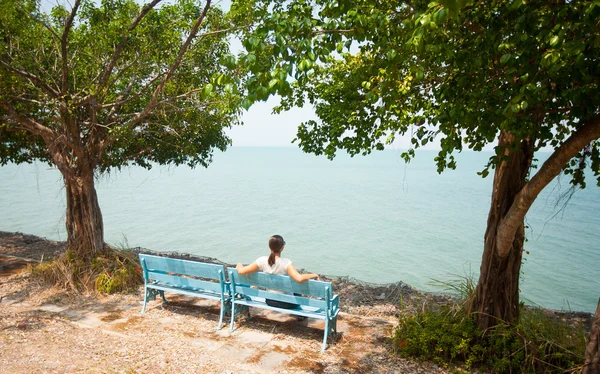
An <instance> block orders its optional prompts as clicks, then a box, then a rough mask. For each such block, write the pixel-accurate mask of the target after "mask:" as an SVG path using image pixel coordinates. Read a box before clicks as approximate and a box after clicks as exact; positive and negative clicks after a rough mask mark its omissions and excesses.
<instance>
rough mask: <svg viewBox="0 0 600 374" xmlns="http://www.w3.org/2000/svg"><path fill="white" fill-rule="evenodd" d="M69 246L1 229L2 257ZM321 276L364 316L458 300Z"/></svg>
mask: <svg viewBox="0 0 600 374" xmlns="http://www.w3.org/2000/svg"><path fill="white" fill-rule="evenodd" d="M65 249H66V243H65V242H59V241H53V240H48V239H45V238H42V237H39V236H35V235H29V234H23V233H20V232H5V231H0V256H14V257H19V258H24V259H29V260H32V261H43V260H48V259H52V258H56V257H58V256H60V254H62V253H64V251H65ZM132 249H133V251H134V252H137V253H149V254H156V255H163V256H169V257H174V258H181V259H187V260H195V261H202V262H210V263H217V264H223V265H225V266H232V265H233V264H227V263H225V262H222V261H220V260H218V259H215V258H211V257H203V256H195V255H192V254H187V253H179V252H157V251H152V250H149V249H146V248H141V247H135V248H132ZM321 279H323V280H326V281H329V282H332V284H333V288H334V290H335V291H336V293H337V294H339V295H340V300H342V305H343V308H344V309H345V312H347V313H351V314H357V315H362V316H398V315H400V314H412V313H414V312H417V311H419V310H423V309H425V308H428V307H436V306H440V305H444V304H448V303H451V302H453V301H454V299H453V297H452V295H447V294H438V293H431V292H424V291H420V290H417V289H415V288H413V287H411V286H409V285H407V284H405V283H404V282H396V283H390V284H373V283H367V282H362V281H359V280H356V279H353V278H352V277H348V276H346V277H332V276H327V275H321ZM545 311H546V313H547V314H549V315H551V316H554V317H556V318H561V319H566V320H570V321H571V322H572V323H581V324H582V326H583V327H584V330H586V331H587V332H589V330H590V329H591V325H592V320H593V315H592V314H591V313H587V312H575V311H556V310H549V309H546V310H545Z"/></svg>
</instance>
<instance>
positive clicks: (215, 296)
mask: <svg viewBox="0 0 600 374" xmlns="http://www.w3.org/2000/svg"><path fill="white" fill-rule="evenodd" d="M148 288H154V289H156V290H162V291H167V292H175V293H178V294H182V295H189V296H195V297H202V298H205V299H211V300H221V294H220V293H210V292H204V291H205V290H203V289H200V290H198V289H184V288H179V287H173V286H168V285H163V284H148Z"/></svg>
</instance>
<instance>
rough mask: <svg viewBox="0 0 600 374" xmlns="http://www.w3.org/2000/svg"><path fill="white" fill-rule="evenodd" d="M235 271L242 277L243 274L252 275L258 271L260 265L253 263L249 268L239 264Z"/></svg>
mask: <svg viewBox="0 0 600 374" xmlns="http://www.w3.org/2000/svg"><path fill="white" fill-rule="evenodd" d="M235 270H237V272H238V273H239V274H242V275H243V274H251V273H254V272H255V271H257V270H258V265H257V264H256V262H253V263H251V264H250V265H247V266H244V265H242V264H237V265H236V266H235Z"/></svg>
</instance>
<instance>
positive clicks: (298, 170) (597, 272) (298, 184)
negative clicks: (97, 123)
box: [0, 147, 600, 312]
mask: <svg viewBox="0 0 600 374" xmlns="http://www.w3.org/2000/svg"><path fill="white" fill-rule="evenodd" d="M401 152H402V151H401V150H392V149H388V150H385V151H381V152H376V153H372V154H370V155H367V156H355V157H350V156H348V155H346V154H339V155H338V156H337V157H336V158H335V159H334V160H333V161H330V160H328V159H326V158H325V157H323V156H315V155H311V154H305V153H303V152H302V151H301V150H299V149H297V148H293V147H281V148H276V147H272V148H260V147H232V148H230V149H228V150H227V151H226V152H216V153H215V154H214V159H213V162H212V163H211V165H210V166H209V167H208V168H202V167H198V168H195V169H191V168H189V167H187V166H177V167H175V166H160V165H155V166H154V167H153V168H152V169H151V170H146V169H143V168H140V167H133V166H132V167H127V168H123V169H122V170H120V171H112V172H111V173H108V174H104V175H101V176H99V177H98V179H97V182H96V187H97V191H98V196H99V202H100V206H101V209H102V214H103V219H104V227H105V240H106V242H108V243H109V244H112V245H114V246H118V247H124V246H127V247H137V246H139V247H144V248H148V249H151V250H155V251H166V252H171V251H177V252H184V253H190V254H194V255H199V256H207V257H213V258H216V259H219V260H221V261H224V262H227V263H245V264H247V263H250V262H252V261H254V260H255V259H256V258H257V257H259V256H262V255H267V254H268V253H269V249H268V246H267V242H268V239H269V237H270V236H271V235H273V234H280V235H282V236H283V237H284V239H285V241H286V242H287V244H286V246H285V250H284V256H286V257H288V258H290V259H292V261H293V262H294V264H295V265H296V267H297V268H301V269H305V270H307V271H310V272H317V273H320V274H327V275H332V276H349V277H351V278H353V279H356V280H357V281H361V282H368V283H376V284H384V283H392V282H398V281H402V282H404V283H406V284H409V285H411V286H413V287H415V288H418V289H421V290H425V291H434V292H445V291H447V285H448V284H454V283H453V282H460V281H464V279H467V278H469V277H471V278H472V279H473V280H474V281H475V282H476V281H477V277H478V275H479V267H480V264H481V256H482V251H483V238H484V233H485V228H486V221H487V215H488V211H489V205H490V197H491V191H492V179H493V178H492V175H490V176H488V177H487V178H482V177H480V176H479V175H477V172H478V171H481V170H482V169H483V167H484V165H485V164H486V162H487V160H488V159H489V157H491V156H492V153H490V152H470V151H468V152H462V153H460V154H458V155H457V161H458V165H457V168H456V170H448V171H445V172H444V173H442V174H438V173H437V170H436V166H435V163H434V158H435V156H436V155H437V152H436V151H418V152H417V155H416V158H414V159H413V160H412V161H411V162H410V163H408V164H407V163H405V162H404V161H403V160H402V159H401V157H400V154H401ZM536 157H537V158H538V159H539V160H542V161H543V160H544V159H545V158H547V157H548V154H543V153H542V154H538V155H536ZM587 174H588V187H587V188H585V189H582V190H581V189H580V190H577V191H575V193H574V194H571V192H572V190H571V189H570V187H571V185H570V184H569V180H568V178H567V177H566V176H565V177H562V178H561V177H559V178H557V179H556V180H555V181H554V182H553V183H552V184H551V185H549V186H547V187H546V189H545V190H544V191H543V192H542V194H541V195H540V196H539V197H538V198H537V200H536V202H535V204H534V205H533V207H532V208H531V210H530V211H529V213H528V214H527V217H526V227H527V229H526V230H527V231H526V235H527V242H526V243H525V251H526V252H525V253H524V257H523V266H522V273H521V275H520V289H521V299H522V300H523V301H524V302H525V303H526V304H530V305H535V306H540V307H544V308H551V309H559V310H568V311H585V312H593V311H594V310H595V308H596V305H597V303H598V298H599V297H600V230H599V228H600V214H599V212H600V188H598V187H597V186H596V182H595V180H594V179H593V177H592V173H591V170H587ZM65 207H66V205H65V190H64V186H63V182H62V178H61V175H60V173H59V172H58V171H57V170H56V169H55V168H51V167H49V166H48V165H47V164H42V163H34V164H22V165H15V164H8V165H6V166H2V167H0V230H2V231H19V232H23V233H26V234H33V235H39V236H43V237H46V238H48V239H52V240H65V239H66V234H65V227H64V226H65ZM444 284H446V286H444Z"/></svg>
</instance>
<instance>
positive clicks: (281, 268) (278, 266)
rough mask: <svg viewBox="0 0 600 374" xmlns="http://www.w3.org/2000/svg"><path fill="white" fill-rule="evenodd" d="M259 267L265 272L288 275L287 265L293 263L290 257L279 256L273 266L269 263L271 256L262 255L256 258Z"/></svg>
mask: <svg viewBox="0 0 600 374" xmlns="http://www.w3.org/2000/svg"><path fill="white" fill-rule="evenodd" d="M255 263H256V265H258V269H259V270H260V271H262V272H263V273H268V274H281V275H288V273H287V267H288V266H289V265H290V264H291V263H292V260H290V259H289V258H284V257H279V258H278V259H276V260H275V263H274V264H273V266H271V265H269V256H262V257H259V258H257V259H256V261H255Z"/></svg>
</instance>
